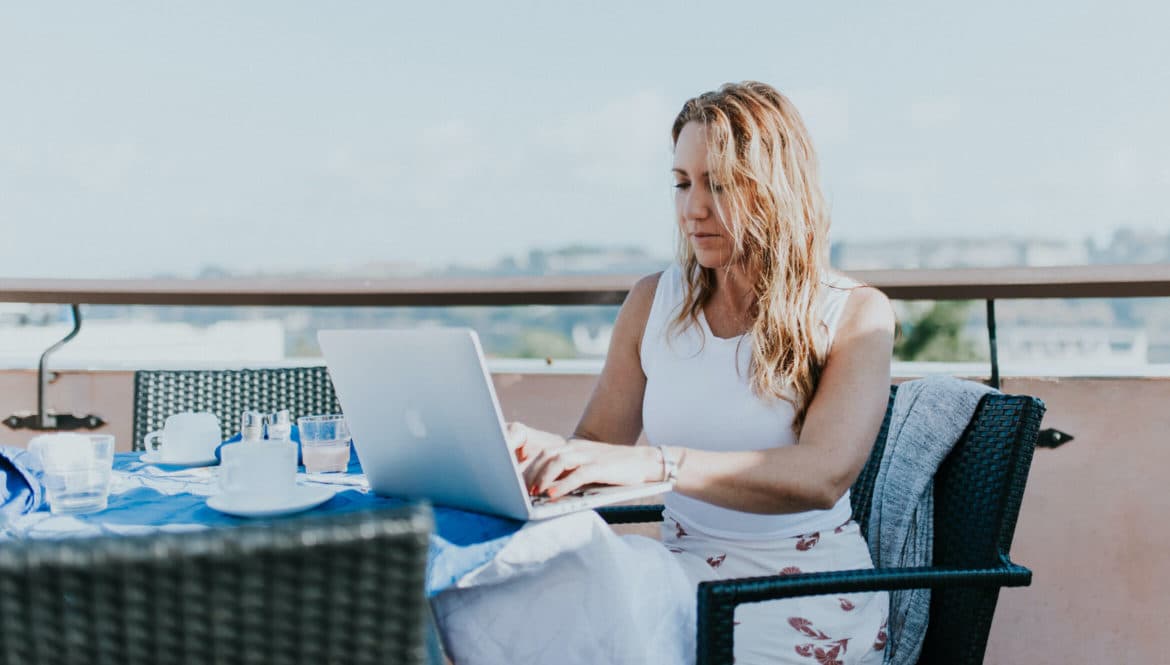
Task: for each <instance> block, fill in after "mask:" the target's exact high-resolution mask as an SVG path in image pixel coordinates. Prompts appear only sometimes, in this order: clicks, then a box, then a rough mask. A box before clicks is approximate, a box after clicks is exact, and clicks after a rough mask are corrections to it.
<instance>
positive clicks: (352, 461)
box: [159, 425, 362, 473]
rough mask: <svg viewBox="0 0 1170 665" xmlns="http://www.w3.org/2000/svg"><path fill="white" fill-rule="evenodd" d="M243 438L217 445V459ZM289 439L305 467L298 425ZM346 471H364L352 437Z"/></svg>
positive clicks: (298, 463)
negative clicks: (227, 448)
mask: <svg viewBox="0 0 1170 665" xmlns="http://www.w3.org/2000/svg"><path fill="white" fill-rule="evenodd" d="M243 439H244V437H243V436H241V435H240V434H235V435H234V436H232V438H230V439H228V440H227V441H224V442H223V443H221V444H219V445H218V446H216V447H215V459H216V460H217V461H220V462H222V461H223V457H221V456H220V452H219V451H220V450H221V449H222V448H223V447H224V446H226V445H228V444H229V443H239V442H240V441H242V440H243ZM289 439H290V440H291V441H292V442H293V443H295V444H297V466H302V467H303V466H304V465H305V461H304V459H303V458H302V457H301V433H300V430H298V429H297V426H296V425H293V426H292V430H291V432H290V434H289ZM159 466H162V465H159ZM345 472H346V473H361V472H362V464H361V462H359V461H358V456H357V449H356V448H354V447H353V440H352V439H351V440H350V442H349V468H347V469H346V470H345Z"/></svg>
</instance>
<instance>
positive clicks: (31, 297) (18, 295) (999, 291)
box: [0, 265, 1170, 307]
mask: <svg viewBox="0 0 1170 665" xmlns="http://www.w3.org/2000/svg"><path fill="white" fill-rule="evenodd" d="M849 274H850V275H851V276H852V277H854V278H856V279H859V280H861V281H863V282H865V283H868V284H871V285H873V286H875V287H877V288H879V289H881V290H882V291H883V292H885V294H886V295H887V296H889V297H890V298H892V299H894V300H1003V299H1020V298H1145V297H1157V296H1170V265H1125V266H1075V267H1053V268H964V269H957V270H867V271H852V272H850V273H849ZM639 277H640V275H550V276H540V277H527V276H526V277H434V278H403V279H368V280H355V279H274V278H265V279H258V278H257V279H215V280H145V279H126V280H100V279H0V302H19V303H60V304H74V303H78V304H89V305H191V306H199V305H214V306H278V307H279V306H311V307H420V306H435V307H452V306H460V305H615V304H620V303H621V301H622V299H623V298H625V294H626V292H627V291H629V289H630V287H631V286H633V284H634V282H635V281H637V279H638V278H639Z"/></svg>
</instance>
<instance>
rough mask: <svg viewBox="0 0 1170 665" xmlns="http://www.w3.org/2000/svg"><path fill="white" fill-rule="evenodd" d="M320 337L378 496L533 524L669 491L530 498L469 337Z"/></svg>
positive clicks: (438, 333)
mask: <svg viewBox="0 0 1170 665" xmlns="http://www.w3.org/2000/svg"><path fill="white" fill-rule="evenodd" d="M317 339H318V341H319V342H320V344H321V351H322V352H323V353H324V355H325V363H326V365H328V367H329V374H330V376H331V377H332V378H333V387H334V388H335V389H336V391H337V397H338V399H339V400H340V401H341V408H342V410H343V411H344V412H345V417H346V420H347V421H348V422H349V428H350V433H351V434H352V435H353V443H354V447H355V448H356V449H357V453H358V457H360V458H361V462H362V469H363V470H364V471H365V473H366V477H367V478H368V479H369V482H370V489H371V490H373V491H374V492H376V493H378V494H384V495H388V496H396V497H404V498H418V499H428V500H430V501H432V502H434V503H436V504H441V505H447V506H454V507H456V508H465V509H467V510H474V511H478V512H482V513H490V514H493V515H502V516H505V517H511V518H515V519H521V520H534V519H544V518H547V517H553V516H556V515H562V514H565V513H570V512H574V511H577V510H582V509H586V508H595V507H597V506H603V505H606V504H610V503H616V502H619V501H626V500H629V499H636V498H639V497H645V496H650V495H654V494H660V493H663V492H668V491H670V484H669V483H651V484H645V485H633V486H615V487H597V488H589V489H586V490H584V491H583V492H579V493H576V494H569V495H567V496H565V497H562V498H558V499H556V500H555V501H548V500H546V499H543V498H539V497H531V496H529V494H528V492H527V490H525V487H524V478H523V476H522V474H521V473H520V470H519V468H518V466H517V465H516V463H515V462H514V457H513V452H512V450H511V448H510V447H509V445H508V441H507V438H506V437H505V434H504V419H503V417H502V416H501V415H500V405H499V402H498V401H497V400H496V391H495V389H494V388H493V386H492V381H491V376H490V375H489V374H488V370H487V366H486V364H485V363H484V359H483V350H482V349H481V348H480V345H479V337H478V336H477V335H476V334H475V331H474V330H470V329H466V328H423V329H414V330H322V331H321V332H319V333H318V334H317Z"/></svg>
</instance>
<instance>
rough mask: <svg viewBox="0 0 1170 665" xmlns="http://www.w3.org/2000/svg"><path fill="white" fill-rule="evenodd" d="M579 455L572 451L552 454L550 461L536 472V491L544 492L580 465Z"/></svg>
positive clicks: (534, 483)
mask: <svg viewBox="0 0 1170 665" xmlns="http://www.w3.org/2000/svg"><path fill="white" fill-rule="evenodd" d="M578 457H579V456H578V455H574V454H573V453H572V451H557V452H555V453H553V454H552V455H550V457H549V461H548V463H547V464H545V465H544V467H543V468H541V469H540V471H539V472H538V473H536V474H534V478H533V483H532V487H533V488H534V489H535V490H536V493H537V494H542V493H544V492H545V491H547V490H548V487H549V486H550V485H552V484H553V483H554V482H556V481H558V480H560V479H561V478H562V477H563V476H564V475H565V474H567V473H569V472H571V471H572V470H573V469H575V468H577V467H578V466H580V465H581V460H580V459H578Z"/></svg>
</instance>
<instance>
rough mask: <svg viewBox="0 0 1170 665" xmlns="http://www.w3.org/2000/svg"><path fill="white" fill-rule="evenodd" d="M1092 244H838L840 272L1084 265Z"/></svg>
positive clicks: (914, 241) (925, 240)
mask: <svg viewBox="0 0 1170 665" xmlns="http://www.w3.org/2000/svg"><path fill="white" fill-rule="evenodd" d="M1089 249H1090V248H1089V245H1088V244H1087V243H1085V242H1082V241H1079V240H1062V239H1049V238H896V239H889V240H870V241H862V240H844V241H840V242H836V243H833V248H832V263H833V265H834V266H835V267H837V268H839V269H841V270H891V269H898V270H911V269H921V268H999V267H1008V266H1057V265H1084V264H1085V263H1088V262H1089V259H1090V251H1089Z"/></svg>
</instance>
